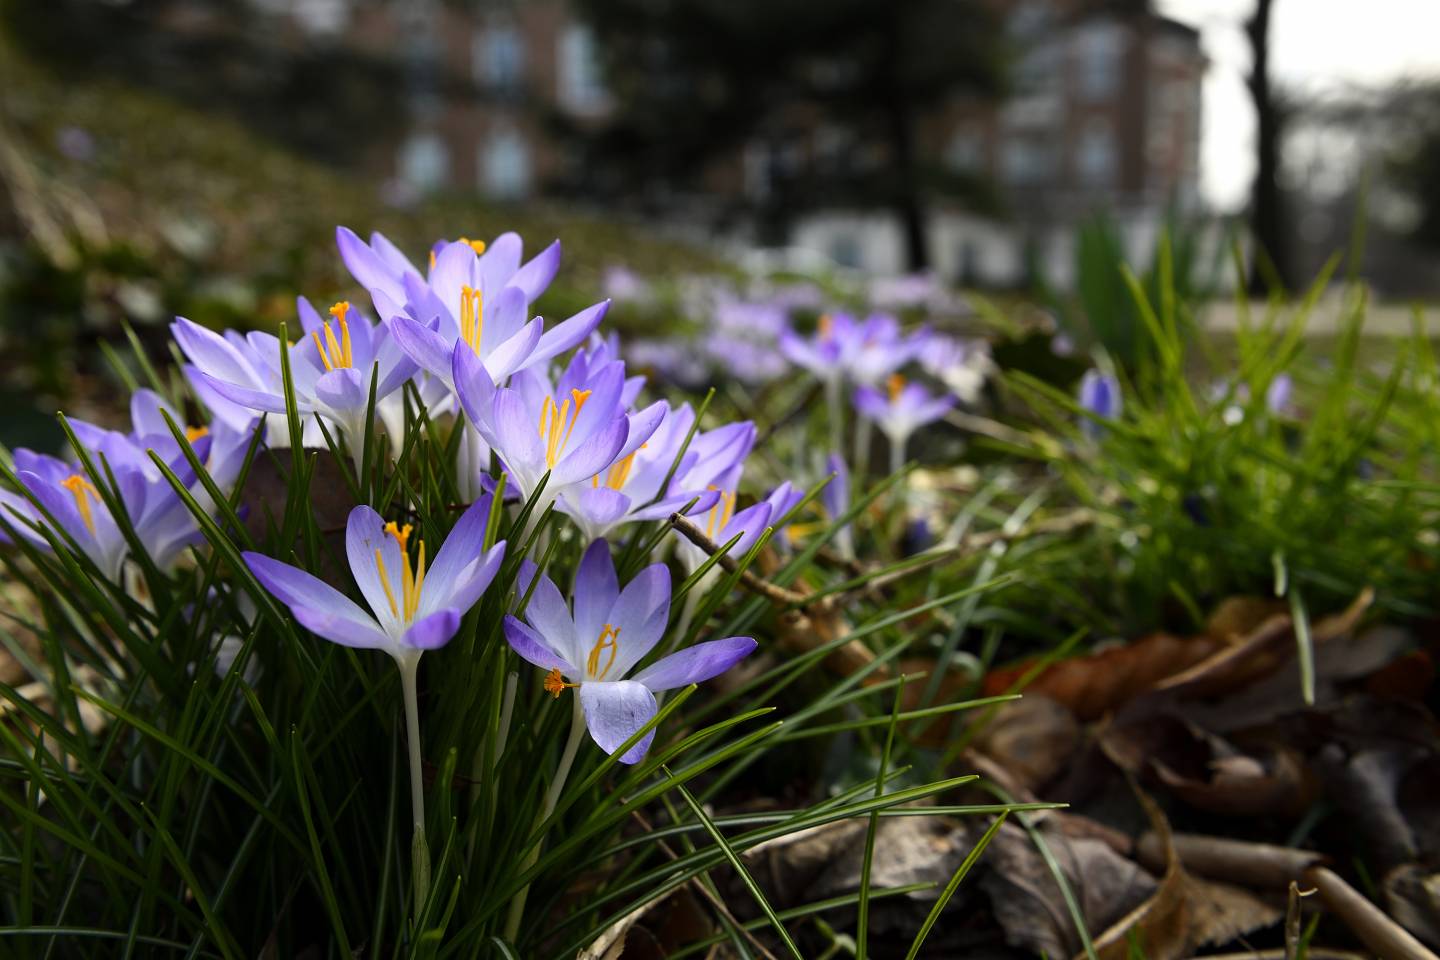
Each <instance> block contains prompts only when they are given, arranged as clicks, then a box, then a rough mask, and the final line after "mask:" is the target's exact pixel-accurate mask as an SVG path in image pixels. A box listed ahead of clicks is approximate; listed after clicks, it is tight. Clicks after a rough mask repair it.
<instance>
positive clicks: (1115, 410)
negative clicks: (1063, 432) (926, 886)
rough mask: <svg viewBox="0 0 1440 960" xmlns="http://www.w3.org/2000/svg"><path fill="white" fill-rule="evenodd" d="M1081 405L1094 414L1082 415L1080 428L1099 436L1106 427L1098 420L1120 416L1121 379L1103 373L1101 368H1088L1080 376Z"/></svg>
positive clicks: (1090, 434) (1091, 434) (1088, 433)
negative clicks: (1091, 415)
mask: <svg viewBox="0 0 1440 960" xmlns="http://www.w3.org/2000/svg"><path fill="white" fill-rule="evenodd" d="M1079 399H1080V407H1081V408H1082V409H1084V410H1087V411H1089V412H1090V413H1091V414H1093V417H1094V418H1093V419H1092V417H1082V418H1081V420H1080V429H1081V430H1083V431H1084V432H1085V434H1086V435H1087V436H1089V437H1091V438H1096V437H1099V436H1100V435H1101V434H1102V433H1104V432H1105V428H1104V426H1103V425H1101V424H1100V423H1098V422H1096V421H1097V419H1098V420H1114V419H1115V418H1116V417H1118V416H1120V410H1121V408H1122V405H1123V404H1122V401H1121V398H1120V381H1119V380H1117V379H1115V377H1114V376H1112V375H1110V374H1108V373H1101V372H1100V371H1099V370H1094V369H1091V370H1086V371H1085V375H1084V376H1083V377H1081V378H1080V394H1079Z"/></svg>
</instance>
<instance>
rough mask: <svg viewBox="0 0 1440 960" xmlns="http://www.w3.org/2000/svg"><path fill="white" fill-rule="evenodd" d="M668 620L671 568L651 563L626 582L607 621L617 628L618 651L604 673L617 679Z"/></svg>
mask: <svg viewBox="0 0 1440 960" xmlns="http://www.w3.org/2000/svg"><path fill="white" fill-rule="evenodd" d="M669 620H670V568H669V567H667V566H665V564H663V563H654V564H651V565H650V566H648V567H646V568H645V569H644V570H641V571H640V572H639V573H637V574H636V575H635V579H633V580H631V581H630V582H629V583H627V584H626V585H625V589H624V590H623V591H621V593H620V596H619V597H617V598H616V599H615V604H614V606H612V607H611V608H610V611H609V613H608V614H607V615H606V621H607V622H608V623H611V624H614V626H615V628H616V629H617V630H618V631H619V636H618V638H617V643H618V644H619V648H620V649H619V651H618V652H617V654H616V656H615V663H614V665H613V666H612V667H611V668H610V670H609V671H608V672H607V674H606V676H608V677H610V678H612V679H618V678H620V677H623V676H625V674H627V673H628V672H629V671H630V668H631V667H633V666H635V664H637V663H639V662H640V660H641V659H642V658H643V657H644V656H645V654H647V653H649V652H650V651H651V650H653V649H654V648H655V644H656V643H658V642H659V641H660V638H661V637H662V636H664V634H665V625H666V623H668V622H669Z"/></svg>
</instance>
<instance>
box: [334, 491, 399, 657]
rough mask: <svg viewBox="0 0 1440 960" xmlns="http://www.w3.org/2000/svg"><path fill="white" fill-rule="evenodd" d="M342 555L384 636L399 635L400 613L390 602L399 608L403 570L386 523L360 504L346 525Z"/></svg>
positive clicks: (397, 548) (397, 545)
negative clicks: (382, 572)
mask: <svg viewBox="0 0 1440 960" xmlns="http://www.w3.org/2000/svg"><path fill="white" fill-rule="evenodd" d="M377 550H378V551H379V552H380V559H381V560H382V561H383V562H384V564H385V573H386V579H387V580H388V582H389V586H390V590H389V592H387V591H386V589H385V587H384V585H382V583H381V581H380V568H379V565H378V564H377V563H376V562H375V552H376V551H377ZM345 555H346V558H347V559H348V560H349V561H350V574H351V575H352V576H353V577H354V578H355V583H356V584H357V585H358V586H359V587H360V593H361V595H362V596H364V597H365V602H366V603H368V604H369V605H370V609H371V610H372V611H374V614H375V619H377V620H379V621H380V623H381V625H382V626H384V627H385V629H386V632H394V633H399V629H398V627H399V623H400V613H401V611H400V610H398V609H396V608H395V607H394V606H393V605H392V601H391V598H392V597H393V598H394V603H395V604H398V603H399V602H400V598H401V597H402V596H403V595H404V588H403V586H402V584H401V579H400V577H401V573H402V571H403V569H404V567H403V563H402V561H401V559H400V544H399V542H398V541H396V539H395V538H394V537H392V536H391V535H390V534H388V533H386V532H385V521H384V520H383V519H381V517H380V514H378V513H376V512H375V511H374V510H372V509H370V508H369V507H367V506H365V505H363V504H362V505H360V506H358V507H356V508H355V509H354V510H351V511H350V516H349V518H348V519H347V520H346V522H345Z"/></svg>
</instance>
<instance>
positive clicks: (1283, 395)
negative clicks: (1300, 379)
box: [1265, 373, 1295, 416]
mask: <svg viewBox="0 0 1440 960" xmlns="http://www.w3.org/2000/svg"><path fill="white" fill-rule="evenodd" d="M1294 391H1295V381H1294V380H1293V379H1292V378H1291V376H1290V374H1288V373H1281V374H1278V375H1277V376H1276V377H1275V379H1274V380H1271V381H1270V386H1268V387H1266V388H1265V409H1267V410H1269V411H1270V412H1271V413H1272V414H1275V415H1276V416H1280V415H1282V414H1286V413H1289V412H1290V395H1291V394H1292V393H1294Z"/></svg>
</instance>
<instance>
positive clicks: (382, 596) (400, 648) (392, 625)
mask: <svg viewBox="0 0 1440 960" xmlns="http://www.w3.org/2000/svg"><path fill="white" fill-rule="evenodd" d="M490 502H491V501H490V498H489V497H482V498H481V499H480V500H477V501H476V502H475V503H473V504H471V506H470V508H469V509H467V510H466V511H465V513H464V514H462V515H461V517H460V520H459V522H457V523H456V524H455V528H454V529H453V530H451V531H450V536H448V537H446V538H445V543H444V545H443V546H442V547H441V548H440V550H439V551H438V552H437V553H436V554H435V559H434V562H433V563H432V564H431V565H430V566H429V568H428V569H427V568H426V558H425V541H424V540H420V541H419V542H418V544H417V545H415V547H414V549H412V544H411V542H410V539H411V527H410V525H409V524H405V525H404V526H401V525H399V524H396V523H394V522H391V523H386V522H385V520H384V519H383V518H381V516H380V515H379V514H378V513H376V512H375V511H374V510H372V509H370V508H369V507H367V506H358V507H356V508H355V509H354V510H352V511H350V518H349V520H348V522H347V523H346V525H345V552H346V555H347V557H348V559H349V561H350V572H351V574H352V575H353V576H354V577H355V582H356V584H357V585H358V586H359V587H360V594H361V596H363V597H364V598H365V603H366V604H367V605H368V606H369V607H370V612H366V611H365V610H364V609H363V608H362V607H361V606H360V605H359V604H357V603H356V602H355V601H353V600H351V599H350V598H349V597H346V596H345V595H344V594H343V593H341V592H340V591H339V590H336V589H335V588H334V587H332V586H330V585H329V584H327V583H325V582H324V581H323V580H320V579H319V578H317V577H315V576H313V575H311V574H309V573H306V572H305V571H304V570H301V569H300V568H299V567H294V566H291V565H290V564H288V563H282V562H281V561H279V560H275V559H272V558H270V557H267V556H264V555H263V554H259V553H254V552H246V553H245V554H243V556H244V558H245V563H246V565H247V566H249V567H250V571H251V572H252V573H254V574H255V579H257V580H259V581H260V583H261V585H262V586H264V587H265V589H266V590H269V591H270V592H271V593H272V594H274V595H275V597H276V598H277V599H279V600H280V601H281V602H282V603H284V604H285V605H286V606H287V607H289V608H290V612H291V613H293V614H294V615H295V619H296V620H298V621H300V623H301V624H302V625H303V626H304V627H305V628H306V629H307V630H309V631H310V632H311V633H314V634H315V635H317V636H320V637H324V638H325V639H326V640H330V641H333V642H334V643H338V644H341V645H342V646H346V647H359V648H364V649H374V650H383V651H385V652H386V653H388V654H390V656H392V657H394V658H395V660H396V661H397V662H399V663H401V664H402V665H404V664H405V662H406V661H409V660H418V659H419V657H420V654H421V653H423V652H424V651H426V650H434V649H435V648H437V647H442V646H444V645H445V644H446V643H448V642H449V640H450V638H451V637H453V636H454V635H455V631H456V630H457V629H459V626H460V618H461V617H463V616H464V615H465V612H466V611H467V610H469V609H470V608H471V607H472V606H474V605H475V602H476V601H477V600H479V599H480V595H481V594H482V593H484V592H485V588H486V587H488V586H489V585H490V581H491V580H492V579H494V577H495V572H496V571H497V570H499V568H500V561H501V559H502V558H503V557H504V555H505V543H504V541H501V542H500V543H497V544H496V545H495V546H493V547H491V548H490V549H489V550H482V549H481V547H482V544H483V543H484V539H485V525H486V522H487V520H488V519H489V517H490ZM412 554H413V556H412Z"/></svg>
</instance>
